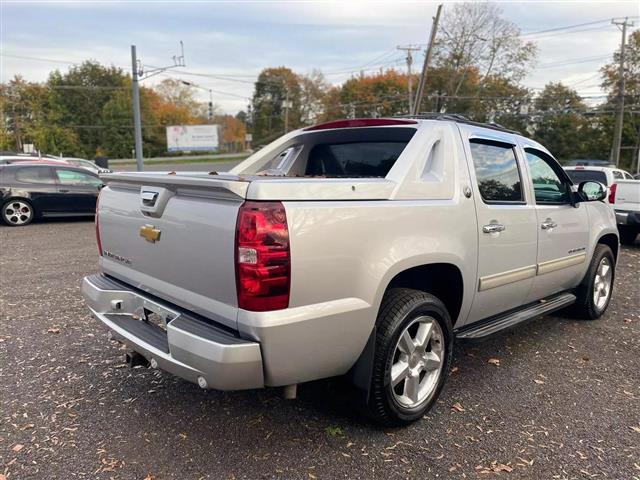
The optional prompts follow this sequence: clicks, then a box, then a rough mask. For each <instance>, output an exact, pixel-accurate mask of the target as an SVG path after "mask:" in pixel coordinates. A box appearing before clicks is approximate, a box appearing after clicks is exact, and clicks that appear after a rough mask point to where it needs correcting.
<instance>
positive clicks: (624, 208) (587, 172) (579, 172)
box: [564, 166, 640, 245]
mask: <svg viewBox="0 0 640 480" xmlns="http://www.w3.org/2000/svg"><path fill="white" fill-rule="evenodd" d="M564 169H565V171H566V172H567V173H568V174H569V176H570V177H571V179H572V180H573V181H574V182H575V183H579V182H582V181H586V180H592V181H598V182H600V183H602V184H603V185H606V186H607V198H606V202H607V203H608V204H609V205H611V208H613V210H614V211H615V213H616V219H617V222H618V230H619V231H620V241H621V243H623V244H625V245H631V244H633V243H634V242H635V239H636V237H637V236H638V233H640V181H638V180H634V178H633V176H632V175H631V174H630V173H629V172H626V171H624V170H622V169H620V168H616V167H590V166H567V167H564Z"/></svg>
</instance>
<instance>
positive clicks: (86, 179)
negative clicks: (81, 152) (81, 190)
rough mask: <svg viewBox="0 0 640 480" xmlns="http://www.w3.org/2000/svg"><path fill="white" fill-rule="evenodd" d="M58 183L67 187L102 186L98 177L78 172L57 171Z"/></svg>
mask: <svg viewBox="0 0 640 480" xmlns="http://www.w3.org/2000/svg"><path fill="white" fill-rule="evenodd" d="M56 175H57V177H58V181H59V182H60V183H63V184H65V185H95V186H97V185H101V184H102V182H101V181H100V179H99V178H98V177H95V176H93V175H91V174H89V173H84V172H78V171H76V170H65V169H62V168H59V169H56Z"/></svg>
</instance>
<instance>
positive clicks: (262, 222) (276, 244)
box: [236, 202, 291, 312]
mask: <svg viewBox="0 0 640 480" xmlns="http://www.w3.org/2000/svg"><path fill="white" fill-rule="evenodd" d="M290 284H291V258H290V253H289V230H288V228H287V214H286V213H285V210H284V206H283V205H282V203H280V202H245V203H244V204H242V206H241V207H240V211H239V212H238V222H237V224H236V289H237V292H238V307H240V308H242V309H244V310H251V311H254V312H264V311H267V310H280V309H282V308H287V307H288V306H289V286H290Z"/></svg>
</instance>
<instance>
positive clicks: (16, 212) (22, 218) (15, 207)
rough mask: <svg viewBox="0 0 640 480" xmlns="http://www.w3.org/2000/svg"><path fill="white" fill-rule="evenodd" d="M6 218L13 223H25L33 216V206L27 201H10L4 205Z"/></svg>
mask: <svg viewBox="0 0 640 480" xmlns="http://www.w3.org/2000/svg"><path fill="white" fill-rule="evenodd" d="M2 215H3V216H4V219H5V220H6V221H7V223H10V224H11V225H24V224H26V223H29V222H30V221H31V218H32V217H33V208H31V205H29V204H28V203H26V202H23V201H20V200H16V201H13V202H9V203H7V204H6V205H5V206H4V211H3V212H2Z"/></svg>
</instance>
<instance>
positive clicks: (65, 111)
mask: <svg viewBox="0 0 640 480" xmlns="http://www.w3.org/2000/svg"><path fill="white" fill-rule="evenodd" d="M0 107H1V109H2V110H1V111H0V116H1V118H2V120H3V122H2V125H1V126H0V149H1V150H8V151H22V146H23V145H24V144H33V145H34V146H35V148H36V149H38V150H39V151H41V152H42V153H49V154H54V155H59V154H63V155H64V156H77V157H85V158H95V157H100V156H107V157H110V158H131V157H132V156H133V155H132V149H133V145H134V141H133V113H132V112H133V110H132V104H131V77H130V76H129V75H127V74H126V73H124V72H123V71H122V70H121V69H120V68H116V67H113V66H111V67H107V66H103V65H100V64H99V63H97V62H94V61H86V62H84V63H82V64H81V65H78V66H73V67H71V68H70V69H69V70H68V71H67V72H65V73H61V72H60V71H58V70H56V71H54V72H52V73H51V74H50V75H49V78H48V79H47V81H46V82H44V83H35V82H27V81H25V80H24V79H22V78H21V77H20V76H16V77H14V78H13V79H12V80H11V81H9V82H7V83H3V84H2V85H0ZM140 109H141V112H142V132H143V135H142V137H143V150H144V154H145V156H148V157H151V156H159V155H163V154H166V153H167V142H166V133H165V131H166V130H165V129H166V127H167V126H169V125H194V124H204V123H209V122H210V120H209V118H208V112H207V105H206V104H204V103H201V102H199V101H197V99H196V98H195V94H194V91H193V89H192V88H191V87H189V86H187V85H184V84H183V83H182V82H181V81H179V80H175V79H166V80H163V81H162V82H161V83H159V84H158V85H156V86H155V87H146V86H141V87H140ZM211 121H212V122H213V123H216V124H219V125H221V127H222V141H221V146H222V147H223V148H227V149H234V148H236V147H237V146H238V145H242V146H244V139H245V126H244V123H243V122H241V121H240V120H238V119H236V118H235V117H234V116H231V115H221V114H218V113H216V112H214V116H213V118H212V119H211Z"/></svg>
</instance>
